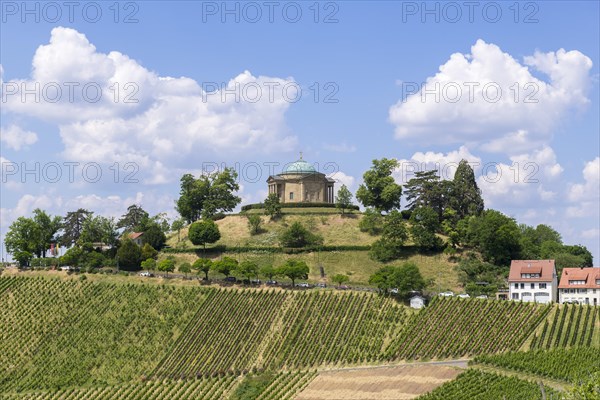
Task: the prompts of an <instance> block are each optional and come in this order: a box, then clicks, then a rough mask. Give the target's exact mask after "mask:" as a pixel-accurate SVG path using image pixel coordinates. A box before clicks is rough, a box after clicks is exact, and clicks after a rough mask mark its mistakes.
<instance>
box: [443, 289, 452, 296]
mask: <svg viewBox="0 0 600 400" xmlns="http://www.w3.org/2000/svg"><path fill="white" fill-rule="evenodd" d="M440 296H444V297H452V296H454V292H452V291H451V290H448V291H447V292H442V293H440Z"/></svg>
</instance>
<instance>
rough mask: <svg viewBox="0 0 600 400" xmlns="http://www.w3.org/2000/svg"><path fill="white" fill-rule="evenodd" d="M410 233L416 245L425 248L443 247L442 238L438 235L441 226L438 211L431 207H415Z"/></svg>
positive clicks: (411, 217)
mask: <svg viewBox="0 0 600 400" xmlns="http://www.w3.org/2000/svg"><path fill="white" fill-rule="evenodd" d="M410 223H411V226H410V233H411V236H412V239H413V242H414V243H415V245H417V246H419V247H420V248H422V249H424V250H432V249H436V248H439V247H441V245H442V240H441V239H440V238H439V237H438V236H437V235H436V232H437V231H438V230H439V228H440V222H439V219H438V215H437V213H436V212H435V211H434V210H433V208H431V207H427V206H423V207H418V208H415V209H414V210H413V212H412V214H411V216H410Z"/></svg>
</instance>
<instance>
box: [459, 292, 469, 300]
mask: <svg viewBox="0 0 600 400" xmlns="http://www.w3.org/2000/svg"><path fill="white" fill-rule="evenodd" d="M458 297H460V298H461V299H468V298H469V297H471V296H469V294H468V293H461V294H459V295H458Z"/></svg>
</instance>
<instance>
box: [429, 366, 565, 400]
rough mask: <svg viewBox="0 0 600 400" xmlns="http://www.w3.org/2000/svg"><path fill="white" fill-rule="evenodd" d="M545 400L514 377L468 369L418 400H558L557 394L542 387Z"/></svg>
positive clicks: (538, 389)
mask: <svg viewBox="0 0 600 400" xmlns="http://www.w3.org/2000/svg"><path fill="white" fill-rule="evenodd" d="M543 390H544V392H545V396H546V397H543V395H542V389H541V387H540V386H539V385H538V384H535V383H531V382H528V381H524V380H521V379H518V378H515V377H507V376H503V375H498V374H491V373H487V372H482V371H478V370H476V369H469V370H467V371H466V372H463V373H462V374H460V375H459V376H458V377H457V378H456V379H455V380H453V381H451V382H448V383H445V384H443V385H442V386H440V387H439V388H437V389H435V390H433V391H432V392H430V393H428V394H426V395H423V396H421V397H419V398H418V400H465V399H477V400H500V399H504V400H523V399H527V400H538V399H539V400H541V399H545V398H547V399H558V398H560V397H559V393H558V392H556V391H555V390H552V389H551V388H548V387H544V389H543Z"/></svg>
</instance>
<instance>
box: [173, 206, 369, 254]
mask: <svg viewBox="0 0 600 400" xmlns="http://www.w3.org/2000/svg"><path fill="white" fill-rule="evenodd" d="M323 210H327V209H323ZM361 218H362V215H360V214H352V215H348V216H344V217H342V216H341V215H340V214H334V213H323V214H321V215H317V214H310V215H305V214H290V215H284V216H282V217H281V218H279V219H276V220H271V219H270V218H269V217H267V216H264V215H263V216H261V220H262V225H261V233H260V234H258V235H251V234H250V229H249V228H248V219H247V217H246V216H245V215H240V214H237V215H228V216H227V217H225V218H223V219H221V220H219V221H217V225H218V226H219V230H220V232H221V239H220V240H219V241H218V242H217V243H215V244H216V245H226V246H278V245H279V235H280V234H281V232H282V231H283V230H285V229H286V228H287V227H288V226H290V225H291V224H292V223H294V222H296V221H300V222H301V223H302V224H303V225H304V226H305V227H307V228H308V229H310V230H311V231H312V232H314V233H317V234H319V235H321V236H323V239H324V244H325V245H347V244H353V245H370V244H371V243H373V242H374V241H375V240H376V239H377V238H376V237H374V236H371V235H369V234H368V233H364V232H361V231H360V229H358V223H359V221H360V219H361ZM187 233H188V228H187V227H185V228H183V229H182V230H181V232H180V238H181V241H179V242H178V235H177V233H175V234H173V235H171V236H170V237H169V238H168V239H167V245H169V246H171V247H181V246H184V247H193V246H194V245H193V244H192V242H190V241H189V239H188V238H187Z"/></svg>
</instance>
